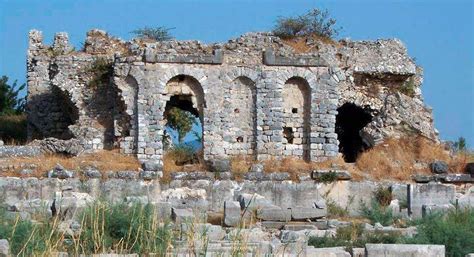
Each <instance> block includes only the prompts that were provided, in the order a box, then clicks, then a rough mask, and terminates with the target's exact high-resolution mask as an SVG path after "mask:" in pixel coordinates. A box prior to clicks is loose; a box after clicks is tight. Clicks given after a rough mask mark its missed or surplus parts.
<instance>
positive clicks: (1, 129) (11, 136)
mask: <svg viewBox="0 0 474 257" xmlns="http://www.w3.org/2000/svg"><path fill="white" fill-rule="evenodd" d="M26 124H27V122H26V115H25V114H20V115H5V116H0V140H3V141H5V143H7V144H16V143H25V142H26V140H27V132H26Z"/></svg>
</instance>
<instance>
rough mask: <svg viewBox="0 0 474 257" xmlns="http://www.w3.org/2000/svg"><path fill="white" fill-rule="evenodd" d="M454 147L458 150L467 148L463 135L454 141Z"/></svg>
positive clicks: (461, 150)
mask: <svg viewBox="0 0 474 257" xmlns="http://www.w3.org/2000/svg"><path fill="white" fill-rule="evenodd" d="M453 146H454V149H455V150H456V151H459V152H463V151H466V149H467V143H466V139H465V138H464V137H459V138H458V140H457V141H456V142H454V145H453Z"/></svg>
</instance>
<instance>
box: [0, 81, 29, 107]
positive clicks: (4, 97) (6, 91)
mask: <svg viewBox="0 0 474 257" xmlns="http://www.w3.org/2000/svg"><path fill="white" fill-rule="evenodd" d="M25 87H26V84H21V85H17V81H16V80H15V81H14V82H13V84H12V85H10V84H8V77H7V76H2V77H1V78H0V115H6V114H19V113H22V112H24V110H25V103H26V100H25V98H24V97H19V96H18V94H19V93H20V91H22V90H23V89H25Z"/></svg>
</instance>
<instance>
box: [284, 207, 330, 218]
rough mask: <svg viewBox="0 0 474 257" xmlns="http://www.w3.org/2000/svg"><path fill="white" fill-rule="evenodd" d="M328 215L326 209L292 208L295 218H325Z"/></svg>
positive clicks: (292, 215) (292, 216)
mask: <svg viewBox="0 0 474 257" xmlns="http://www.w3.org/2000/svg"><path fill="white" fill-rule="evenodd" d="M326 215H327V210H326V209H318V208H308V207H295V208H292V209H291V218H292V219H293V220H307V219H318V218H323V217H325V216H326Z"/></svg>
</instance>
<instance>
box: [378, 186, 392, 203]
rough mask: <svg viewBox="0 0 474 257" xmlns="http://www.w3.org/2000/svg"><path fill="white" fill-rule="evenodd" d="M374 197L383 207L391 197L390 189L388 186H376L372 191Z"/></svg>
mask: <svg viewBox="0 0 474 257" xmlns="http://www.w3.org/2000/svg"><path fill="white" fill-rule="evenodd" d="M374 197H375V200H377V202H378V203H379V204H380V205H381V206H383V207H386V206H388V205H389V204H390V202H391V201H392V199H393V196H392V191H391V190H390V188H389V187H383V186H379V187H377V189H376V190H375V192H374Z"/></svg>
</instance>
